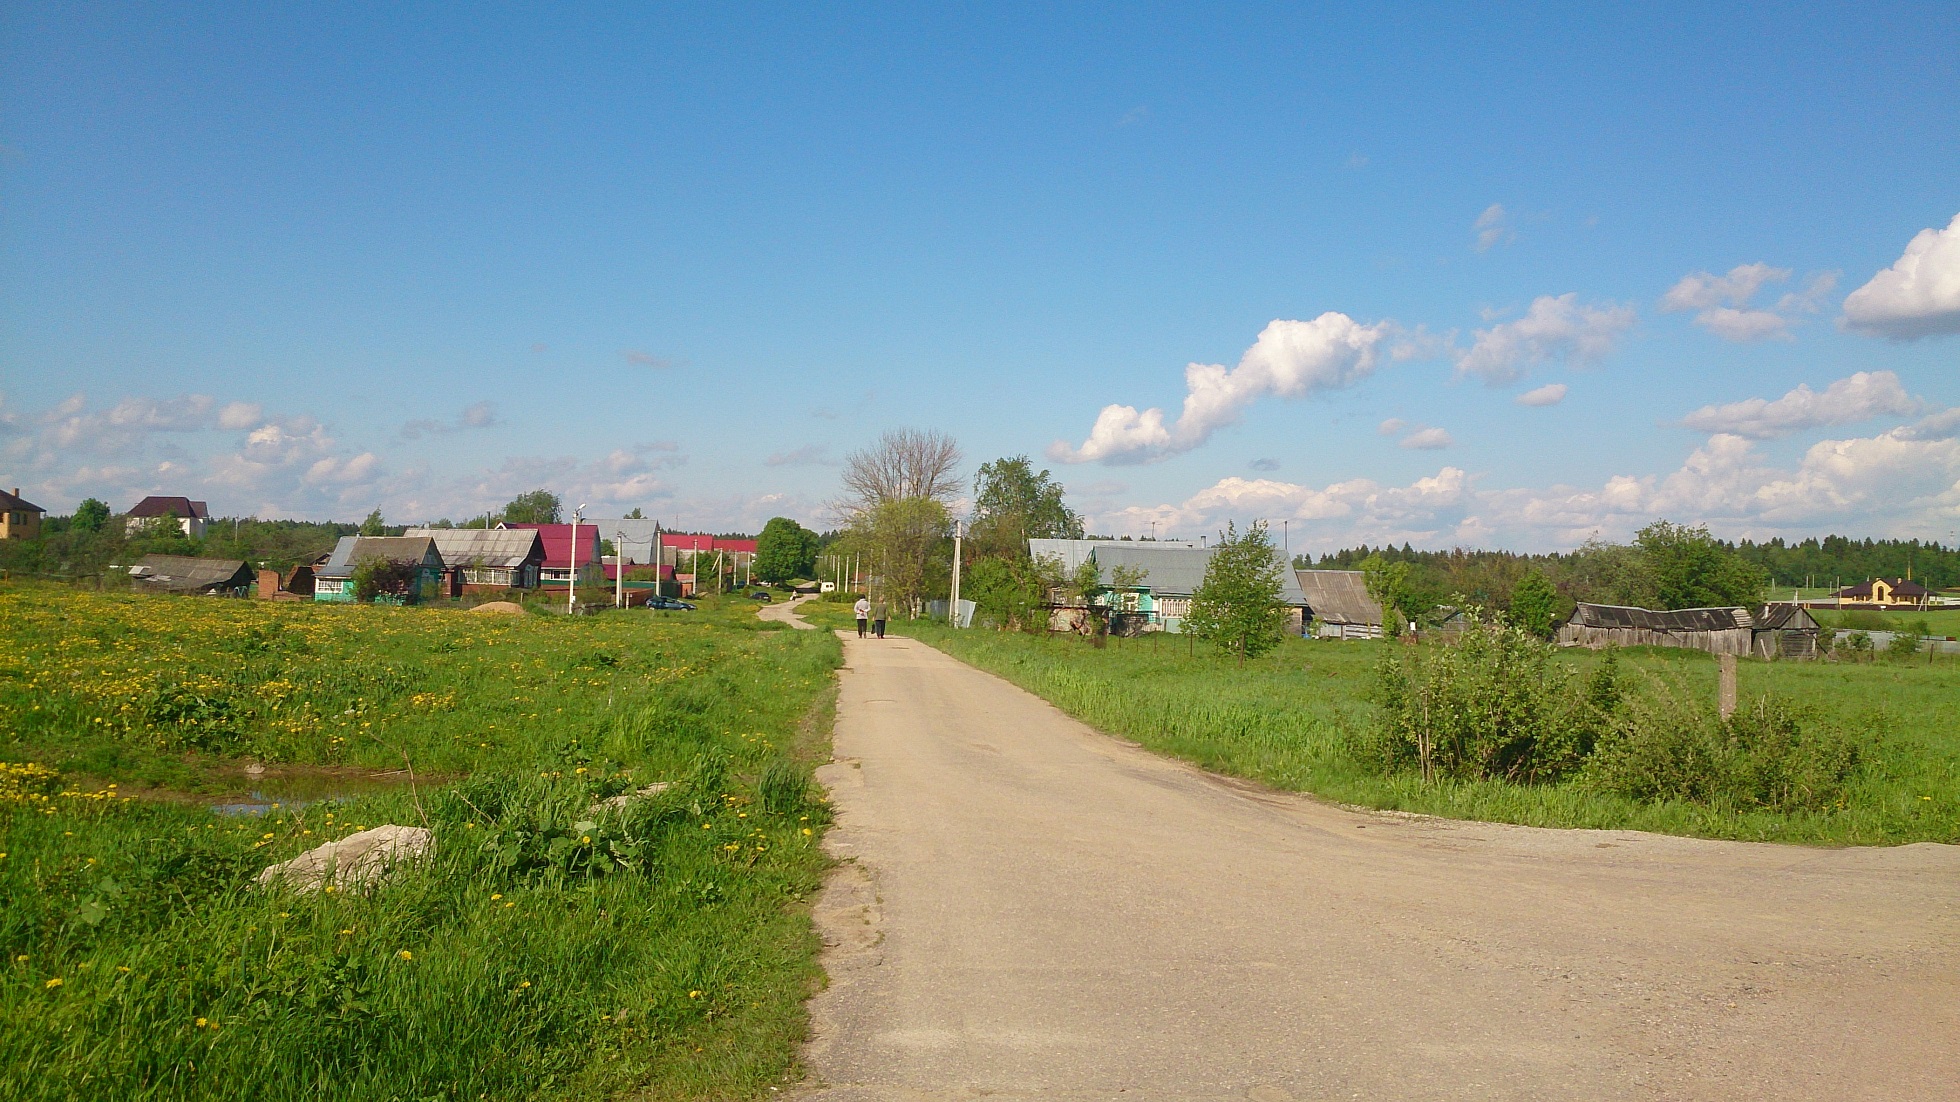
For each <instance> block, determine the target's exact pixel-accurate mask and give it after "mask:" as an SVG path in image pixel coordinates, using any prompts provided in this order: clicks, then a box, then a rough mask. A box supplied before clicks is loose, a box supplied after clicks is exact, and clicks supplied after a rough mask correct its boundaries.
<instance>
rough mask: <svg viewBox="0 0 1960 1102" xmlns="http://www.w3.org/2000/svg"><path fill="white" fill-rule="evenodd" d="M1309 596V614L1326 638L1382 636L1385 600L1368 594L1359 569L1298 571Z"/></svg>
mask: <svg viewBox="0 0 1960 1102" xmlns="http://www.w3.org/2000/svg"><path fill="white" fill-rule="evenodd" d="M1293 576H1294V577H1295V578H1297V579H1298V580H1299V582H1300V592H1301V593H1303V594H1305V595H1306V599H1307V615H1309V616H1311V617H1313V623H1314V628H1315V634H1316V635H1317V636H1318V637H1320V638H1322V639H1380V638H1381V637H1382V606H1381V602H1379V601H1377V600H1375V599H1374V598H1373V597H1371V596H1369V595H1368V579H1367V577H1366V575H1364V574H1362V573H1361V571H1359V570H1295V571H1294V572H1293Z"/></svg>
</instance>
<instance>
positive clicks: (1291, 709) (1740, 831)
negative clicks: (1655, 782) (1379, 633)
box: [825, 609, 1960, 844]
mask: <svg viewBox="0 0 1960 1102" xmlns="http://www.w3.org/2000/svg"><path fill="white" fill-rule="evenodd" d="M825 615H826V618H829V617H830V616H831V615H832V614H830V613H829V611H828V609H826V612H825ZM892 629H893V630H894V631H895V632H899V633H903V634H907V635H911V636H913V637H915V638H918V639H920V640H922V641H924V642H927V643H929V644H931V645H933V646H935V647H938V648H940V649H942V650H944V651H946V652H947V653H949V654H952V655H953V656H955V657H957V658H960V659H962V660H964V661H967V662H970V663H972V664H973V665H976V666H978V667H980V668H982V669H985V670H989V671H991V672H993V673H996V674H999V675H1001V676H1002V677H1005V678H1006V679H1007V680H1009V681H1011V682H1013V683H1015V684H1017V685H1020V686H1021V687H1022V688H1025V689H1027V690H1029V691H1030V692H1033V693H1035V694H1036V695H1039V696H1041V697H1044V698H1045V699H1047V700H1049V701H1051V702H1053V703H1054V704H1056V705H1057V706H1059V707H1060V708H1062V709H1063V710H1064V711H1067V712H1068V713H1069V714H1071V715H1073V716H1075V717H1077V718H1078V719H1081V720H1083V721H1084V722H1086V723H1089V724H1090V725H1092V726H1095V727H1097V728H1100V729H1102V730H1104V731H1109V732H1111V733H1113V734H1118V735H1122V736H1124V737H1127V738H1131V739H1134V740H1136V741H1137V742H1139V743H1141V744H1142V745H1144V746H1146V747H1148V748H1150V749H1152V750H1156V751H1159V752H1162V753H1166V754H1171V755H1174V756H1176V757H1180V758H1184V759H1186V760H1189V761H1192V762H1194V763H1196V764H1198V765H1201V766H1203V767H1204V768H1206V769H1212V770H1216V771H1218V772H1223V773H1230V774H1234V775H1237V776H1242V777H1248V778H1251V779H1254V780H1258V781H1261V782H1264V783H1266V784H1270V785H1272V786H1274V787H1276V788H1282V789H1290V790H1294V791H1303V792H1311V793H1315V794H1317V795H1320V796H1323V797H1326V798H1328V799H1331V800H1336V801H1339V802H1342V803H1348V804H1355V805H1360V806H1364V807H1373V808H1384V809H1394V810H1403V811H1414V812H1422V813H1426V814H1432V815H1442V816H1449V817H1452V818H1464V819H1487V820H1493V821H1497V822H1508V823H1523V824H1529V825H1534V826H1556V827H1610V828H1632V829H1639V830H1652V831H1660V832H1665V833H1672V834H1689V835H1698V836H1703V837H1711V838H1739V839H1755V840H1765V841H1785V842H1804V843H1820V844H1846V843H1849V844H1887V843H1902V842H1919V841H1938V842H1960V662H1956V661H1954V660H1951V659H1948V660H1942V661H1939V662H1937V663H1935V664H1932V665H1928V664H1927V663H1926V660H1925V659H1924V658H1923V657H1922V658H1921V659H1918V660H1915V661H1912V662H1891V661H1877V662H1872V663H1867V664H1850V663H1846V664H1836V663H1828V662H1777V663H1767V662H1755V661H1744V662H1743V663H1742V664H1741V669H1740V672H1739V688H1740V690H1741V694H1742V696H1743V697H1744V699H1745V700H1746V699H1748V698H1749V697H1751V696H1753V695H1756V694H1761V693H1765V692H1774V693H1777V694H1781V695H1784V696H1787V697H1789V698H1791V699H1793V700H1794V701H1796V702H1798V703H1800V704H1802V705H1806V706H1809V707H1811V708H1813V709H1815V710H1816V711H1817V712H1818V713H1819V714H1820V715H1823V716H1825V717H1828V718H1829V719H1831V720H1833V721H1834V722H1836V723H1838V724H1840V725H1842V726H1843V727H1844V728H1845V729H1847V730H1849V731H1850V732H1852V733H1853V734H1854V736H1856V737H1857V738H1859V739H1860V740H1861V742H1863V743H1864V744H1865V745H1866V747H1867V751H1868V752H1867V764H1866V765H1865V766H1864V767H1863V769H1862V771H1861V773H1860V774H1859V775H1858V777H1857V778H1856V780H1855V782H1854V784H1853V786H1852V789H1851V792H1850V795H1849V797H1848V798H1847V799H1846V800H1845V802H1844V806H1842V807H1838V808H1833V809H1831V810H1828V811H1821V812H1801V813H1791V814H1777V813H1771V812H1761V811H1750V812H1741V813H1734V812H1727V813H1725V812H1722V811H1718V810H1716V809H1713V808H1709V807H1705V806H1701V805H1697V804H1692V803H1685V802H1666V803H1642V802H1637V801H1634V800H1630V799H1626V798H1622V797H1617V796H1611V795H1602V794H1599V793H1596V792H1591V791H1588V790H1586V789H1585V788H1584V787H1583V786H1581V785H1579V784H1576V783H1570V782H1568V783H1562V784H1555V785H1539V786H1525V785H1516V784H1509V783H1505V782H1502V781H1483V782H1462V781H1442V782H1438V783H1435V784H1431V785H1424V784H1422V783H1421V782H1420V780H1419V779H1417V778H1415V777H1413V776H1410V775H1406V774H1391V775H1384V774H1383V773H1382V771H1381V770H1380V769H1379V768H1376V767H1371V766H1370V765H1368V764H1365V763H1363V762H1362V761H1360V760H1358V758H1357V755H1356V754H1355V753H1354V752H1353V751H1352V750H1351V749H1350V747H1351V746H1352V745H1353V743H1352V739H1351V736H1352V735H1353V734H1354V733H1355V732H1357V731H1360V730H1363V729H1365V728H1366V726H1367V725H1368V724H1369V723H1370V722H1371V719H1372V713H1373V707H1372V705H1370V704H1369V703H1368V701H1367V693H1368V687H1369V684H1370V681H1371V675H1372V671H1373V669H1374V667H1375V664H1376V663H1377V661H1378V660H1379V658H1380V656H1381V654H1382V652H1383V648H1385V647H1387V646H1391V645H1393V644H1386V643H1359V642H1350V643H1341V642H1309V641H1304V640H1298V639H1295V640H1290V641H1288V642H1287V643H1286V644H1285V645H1284V646H1282V647H1281V648H1280V649H1279V650H1278V651H1277V652H1275V653H1274V654H1272V655H1269V656H1267V657H1265V658H1261V659H1257V660H1254V661H1251V662H1248V663H1247V664H1246V666H1245V667H1244V668H1243V669H1239V668H1237V667H1236V666H1235V665H1234V663H1233V661H1232V660H1231V659H1230V658H1228V657H1225V656H1222V655H1220V654H1217V653H1215V652H1211V651H1209V650H1208V648H1206V647H1205V646H1204V645H1203V644H1195V645H1193V643H1192V642H1191V640H1189V639H1188V638H1186V637H1179V636H1151V637H1145V638H1142V639H1112V640H1109V641H1108V645H1107V646H1106V647H1104V648H1103V649H1100V650H1099V649H1096V648H1094V647H1092V646H1091V645H1090V644H1089V643H1088V642H1087V641H1086V640H1082V639H1079V638H1075V637H1068V636H1063V637H1039V636H1029V635H1021V634H1012V633H1002V632H993V631H984V630H980V631H962V632H953V631H949V630H947V629H946V628H945V627H943V626H941V625H937V624H930V623H924V622H920V623H906V622H899V623H895V624H894V625H893V626H892ZM1558 660H1559V661H1562V662H1570V663H1579V664H1588V663H1591V662H1593V661H1596V658H1595V656H1593V655H1591V654H1586V653H1575V652H1562V653H1561V654H1560V656H1559V658H1558ZM1621 660H1622V663H1623V666H1624V668H1627V669H1629V670H1631V671H1632V672H1633V673H1634V674H1635V676H1636V677H1644V676H1648V675H1651V676H1653V677H1656V678H1662V679H1666V680H1668V681H1671V682H1674V683H1676V684H1679V685H1682V686H1685V687H1687V688H1688V689H1689V690H1690V691H1706V692H1707V693H1708V694H1709V696H1710V697H1712V696H1713V694H1714V692H1715V682H1716V665H1715V661H1714V659H1713V658H1712V657H1710V656H1708V655H1703V654H1699V653H1696V652H1686V651H1663V650H1654V651H1634V652H1630V653H1627V654H1624V655H1623V656H1622V658H1621Z"/></svg>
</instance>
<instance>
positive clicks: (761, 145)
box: [0, 4, 1960, 548]
mask: <svg viewBox="0 0 1960 1102" xmlns="http://www.w3.org/2000/svg"><path fill="white" fill-rule="evenodd" d="M725 7H726V6H721V7H714V6H701V7H683V6H666V7H662V8H659V9H658V10H651V11H650V10H648V9H647V8H646V7H644V6H625V7H620V8H613V9H607V8H600V7H593V6H584V7H580V8H578V9H577V10H576V11H575V12H573V13H571V14H569V15H568V14H566V13H563V12H556V11H549V10H541V9H508V10H504V11H501V12H495V11H491V10H489V9H487V8H484V7H481V6H460V5H459V6H456V7H453V8H440V7H417V8H415V9H413V10H407V11H405V10H402V9H401V8H399V7H397V6H375V7H372V8H369V9H361V8H358V7H355V6H352V5H345V6H336V7H334V8H331V9H325V8H318V7H287V6H268V5H254V6H239V7H236V8H226V7H225V6H222V5H215V4H214V5H202V6H198V7H197V8H196V9H194V10H188V11H187V10H181V9H171V8H160V7H140V6H139V7H135V8H116V9H109V8H107V7H86V6H83V7H70V6H62V7H53V6H43V5H35V4H15V5H9V6H8V7H7V9H6V10H5V12H4V13H0V200H3V202H0V482H4V483H6V485H7V486H8V487H11V486H13V485H20V486H21V487H23V490H24V492H25V494H26V496H27V497H29V498H30V499H32V500H35V501H37V502H38V503H40V504H42V505H44V506H47V507H49V508H51V509H54V510H56V511H66V510H68V509H70V508H72V507H73V504H74V503H75V502H76V501H78V500H79V499H80V498H81V497H83V496H86V495H91V494H92V495H95V496H98V497H102V498H104V499H106V500H108V501H109V502H110V503H111V505H112V506H115V507H117V508H126V507H127V506H128V505H129V504H130V503H131V502H132V501H133V500H134V499H135V498H136V497H139V496H141V495H142V494H144V493H149V492H168V493H183V494H186V495H189V496H193V497H203V498H206V499H208V500H209V501H210V502H211V504H212V507H213V510H214V512H218V513H222V514H231V513H245V514H257V515H262V516H273V515H281V516H306V517H319V518H325V517H336V518H357V517H359V516H361V515H363V514H365V513H366V512H367V510H368V509H369V508H372V507H374V506H376V505H379V506H381V507H382V509H383V510H384V512H385V513H386V514H387V515H388V516H389V518H390V519H392V520H397V521H409V520H416V519H425V518H434V517H438V516H452V517H458V518H461V517H463V516H467V515H468V514H470V513H472V512H476V511H479V510H481V509H484V508H486V507H491V506H494V505H497V504H500V503H501V502H502V501H504V500H507V499H508V498H509V497H511V496H512V495H514V494H515V493H517V492H520V491H523V490H527V489H530V488H532V487H534V486H539V485H544V486H547V487H549V488H552V489H554V490H557V491H559V492H561V493H563V494H565V495H566V496H567V497H568V498H570V499H572V500H573V502H574V503H575V502H576V501H588V502H590V503H591V508H590V509H589V510H588V514H589V515H590V514H598V515H612V514H616V513H618V512H623V511H625V510H626V509H629V508H632V507H635V506H637V507H640V508H642V509H644V510H645V511H646V512H647V514H648V515H650V516H660V517H662V518H664V519H668V520H669V521H671V522H678V523H680V524H683V525H688V526H707V527H715V528H720V529H729V528H747V529H754V528H757V527H759V526H760V523H761V521H762V520H763V519H766V518H767V517H768V516H770V515H772V514H774V513H778V512H781V513H787V514H789V515H793V516H797V517H798V518H799V519H803V520H805V521H806V522H821V521H822V520H823V519H824V518H823V509H822V502H823V501H824V500H825V499H826V498H827V497H828V496H830V495H831V494H832V493H833V492H834V488H835V485H836V476H837V467H836V465H835V464H836V463H837V461H838V460H839V459H840V458H841V457H842V456H843V455H844V454H846V453H847V452H849V451H850V450H852V449H853V448H857V447H861V446H863V445H865V444H867V443H868V442H870V441H871V440H872V439H873V438H874V437H875V436H876V435H877V433H878V432H879V431H881V430H883V429H886V428H893V427H900V426H913V427H927V428H938V429H943V430H945V431H948V432H950V433H952V434H953V435H955V436H956V437H957V438H958V439H959V441H960V442H961V444H962V445H963V447H964V448H965V450H966V452H967V454H968V456H969V457H970V458H971V460H972V461H973V462H974V463H975V464H977V463H978V462H980V461H983V460H985V459H989V458H992V457H995V456H999V455H1008V454H1017V453H1026V454H1029V455H1032V456H1035V457H1037V458H1041V459H1042V461H1043V462H1044V463H1045V464H1047V465H1049V466H1051V467H1052V468H1053V469H1054V470H1056V472H1057V473H1058V474H1059V475H1060V476H1061V477H1062V478H1063V479H1064V480H1065V481H1066V483H1067V484H1068V485H1069V487H1070V489H1071V495H1072V501H1073V502H1074V503H1075V504H1076V505H1077V507H1078V508H1081V509H1083V510H1085V511H1086V512H1088V513H1089V514H1090V516H1091V521H1092V527H1094V528H1096V529H1098V530H1101V531H1110V532H1136V533H1139V534H1141V533H1145V532H1149V531H1151V530H1153V528H1154V530H1155V531H1156V532H1157V533H1158V534H1159V535H1165V534H1179V535H1194V534H1196V533H1197V532H1199V531H1204V530H1209V529H1211V528H1215V527H1216V526H1218V525H1221V524H1222V523H1223V522H1224V521H1225V520H1226V519H1228V518H1229V519H1236V520H1239V521H1241V522H1243V521H1245V520H1249V519H1253V518H1257V517H1265V518H1270V519H1272V520H1273V521H1274V522H1275V524H1276V526H1277V522H1278V521H1280V520H1282V519H1284V520H1286V521H1287V522H1288V526H1289V528H1290V530H1291V532H1292V533H1294V534H1295V535H1296V537H1297V538H1296V542H1297V543H1301V544H1303V545H1305V546H1310V547H1324V546H1330V545H1333V544H1339V543H1351V542H1354V541H1356V540H1361V539H1366V540H1369V541H1371V542H1378V541H1380V540H1384V539H1393V540H1395V541H1396V542H1401V541H1403V540H1409V541H1412V542H1415V543H1417V544H1418V545H1426V546H1448V545H1452V544H1457V543H1468V544H1480V545H1486V546H1511V547H1521V548H1524V547H1529V548H1544V547H1560V546H1570V545H1571V544H1573V543H1576V542H1578V541H1579V540H1582V539H1584V538H1586V537H1587V536H1588V535H1590V534H1591V533H1593V532H1595V531H1597V532H1599V533H1601V534H1603V535H1606V536H1608V537H1618V536H1623V535H1625V534H1626V533H1627V532H1629V531H1631V530H1632V528H1635V527H1638V526H1639V524H1641V523H1644V522H1645V521H1646V520H1648V519H1652V517H1654V516H1668V517H1670V518H1672V519H1677V520H1688V521H1705V522H1707V523H1709V524H1710V525H1711V526H1712V527H1714V528H1715V529H1716V530H1717V531H1719V532H1722V533H1723V534H1726V535H1731V536H1740V535H1752V536H1765V535H1771V534H1785V535H1805V534H1823V533H1824V532H1827V531H1837V532H1846V533H1851V534H1872V535H1920V536H1930V537H1934V538H1940V539H1944V540H1947V541H1948V542H1952V541H1953V540H1954V538H1955V537H1954V536H1953V534H1952V533H1954V532H1955V531H1956V529H1960V441H1956V434H1957V433H1960V415H1950V414H1951V411H1952V410H1953V408H1954V407H1955V406H1960V371H1956V367H1960V223H1955V218H1956V215H1960V69H1956V65H1955V62H1954V58H1955V57H1956V56H1960V29H1956V26H1955V24H1954V21H1953V20H1952V18H1951V8H1950V7H1944V8H1943V7H1941V6H1935V5H1926V6H1919V7H1910V6H1878V5H1859V6H1856V7H1852V6H1843V7H1838V8H1831V9H1823V10H1819V8H1818V7H1817V6H1816V5H1805V6H1801V7H1797V6H1792V7H1769V6H1751V7H1748V8H1746V9H1738V10H1734V11H1728V12H1724V11H1719V10H1711V9H1710V8H1709V6H1707V5H1696V6H1682V7H1647V8H1643V9H1642V10H1640V11H1637V12H1628V11H1604V10H1601V9H1596V8H1577V9H1574V8H1559V7H1550V6H1533V7H1496V6H1476V7H1474V8H1445V7H1435V8H1419V7H1414V6H1408V5H1397V6H1394V7H1392V8H1384V9H1381V10H1360V9H1356V8H1354V7H1352V6H1342V7H1326V8H1313V7H1304V6H1285V7H1280V6H1254V5H1242V6H1235V7H1233V8H1231V9H1229V10H1225V11H1218V10H1211V9H1199V8H1197V7H1196V6H1190V5H1185V6H1179V7H1164V8H1158V9H1148V8H1142V7H1136V6H1095V7H1091V6H1067V7H1063V8H1059V9H1058V8H1054V7H1051V6H1028V7H1013V6H1007V5H988V6H985V7H984V8H941V9H935V10H932V11H920V10H918V6H916V5H894V6H890V7H886V8H874V7H871V6H851V7H837V8H826V9H808V8H803V7H789V6H783V7H778V8H773V9H772V8H768V7H764V6H759V5H758V6H753V7H750V8H747V9H744V10H741V11H737V12H732V13H731V12H729V11H727V10H722V8H725ZM1950 227H1951V228H1950ZM1701 277H1705V278H1701ZM1875 279H1876V280H1877V282H1876V283H1874V280H1875ZM1868 284H1870V285H1871V286H1870V287H1869V288H1868V287H1867V285H1868ZM1861 289H1864V290H1861ZM1853 292H1856V294H1853ZM1847 296H1850V298H1849V300H1848V299H1847ZM1847 302H1849V305H1847ZM1296 322H1297V323H1300V324H1298V325H1288V324H1278V325H1275V324H1274V323H1296ZM1262 333H1264V334H1266V337H1265V338H1263V339H1262V337H1261V334H1262ZM1249 350H1250V354H1249ZM1242 360H1243V362H1242ZM1187 364H1198V365H1219V367H1218V369H1217V370H1216V371H1213V372H1210V373H1205V372H1202V371H1201V372H1199V373H1198V375H1197V376H1196V378H1198V382H1197V383H1194V384H1191V385H1190V386H1187V377H1186V365H1187ZM1834 385H1835V386H1836V389H1835V390H1833V389H1831V388H1832V387H1833V386H1834ZM1192 387H1195V390H1194V389H1192ZM1799 388H1807V389H1799ZM1527 395H1529V396H1530V397H1529V401H1530V402H1532V403H1535V404H1520V400H1521V399H1524V398H1525V397H1526V396H1527ZM1187 396H1190V397H1191V398H1192V400H1193V401H1194V403H1196V404H1195V406H1194V407H1193V412H1191V413H1190V414H1188V415H1186V416H1185V417H1184V419H1183V420H1182V421H1180V420H1179V418H1180V412H1181V410H1183V408H1184V406H1185V402H1186V399H1187ZM1752 402H1754V403H1755V404H1753V405H1752V404H1749V403H1752ZM1106 407H1117V408H1116V409H1115V410H1113V411H1110V410H1107V408H1106ZM1121 407H1130V408H1131V409H1132V410H1134V411H1136V412H1135V415H1134V416H1132V415H1131V414H1128V413H1125V412H1124V411H1123V409H1122V408H1121ZM1153 408H1156V409H1161V410H1162V411H1163V413H1162V416H1161V428H1160V427H1158V425H1159V422H1158V421H1155V420H1152V419H1151V417H1150V415H1149V414H1148V413H1147V411H1148V410H1151V409H1153ZM1092 426H1101V427H1100V428H1098V429H1095V430H1094V431H1092Z"/></svg>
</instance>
